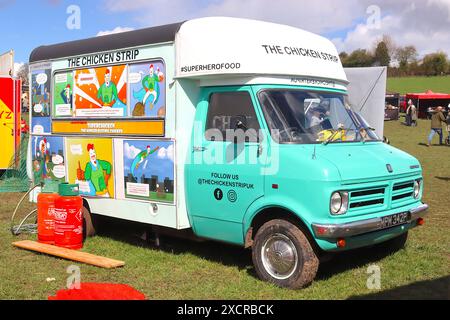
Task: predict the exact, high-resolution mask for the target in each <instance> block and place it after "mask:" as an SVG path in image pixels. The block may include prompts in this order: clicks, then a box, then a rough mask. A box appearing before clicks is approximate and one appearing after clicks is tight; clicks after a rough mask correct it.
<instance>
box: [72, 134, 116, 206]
mask: <svg viewBox="0 0 450 320" xmlns="http://www.w3.org/2000/svg"><path fill="white" fill-rule="evenodd" d="M66 154H67V166H68V181H69V183H78V184H79V186H80V194H82V195H85V196H97V197H108V198H114V167H113V163H114V161H113V151H112V140H111V139H101V138H100V139H96V138H83V139H77V138H66Z"/></svg>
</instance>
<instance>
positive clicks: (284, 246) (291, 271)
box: [252, 219, 319, 289]
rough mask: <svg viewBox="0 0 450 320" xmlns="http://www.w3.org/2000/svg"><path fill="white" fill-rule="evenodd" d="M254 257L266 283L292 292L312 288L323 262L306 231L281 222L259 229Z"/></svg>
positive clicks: (254, 246) (258, 270)
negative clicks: (311, 284)
mask: <svg viewBox="0 0 450 320" xmlns="http://www.w3.org/2000/svg"><path fill="white" fill-rule="evenodd" d="M252 258H253V264H254V266H255V269H256V273H257V274H258V276H259V277H260V278H261V279H262V280H265V281H268V282H271V283H274V284H276V285H277V286H280V287H286V288H291V289H298V288H303V287H306V286H307V285H309V284H310V283H311V282H312V281H313V280H314V278H315V276H316V273H317V269H318V267H319V259H318V258H317V256H316V254H315V252H314V250H313V248H312V246H311V244H310V242H309V240H308V238H307V237H306V236H305V234H304V233H303V231H302V230H300V229H299V228H298V227H297V226H296V225H294V224H292V223H290V222H288V221H286V220H280V219H277V220H271V221H269V222H266V223H265V224H264V225H263V226H262V227H261V228H260V229H259V230H258V232H257V233H256V236H255V239H254V244H253V248H252Z"/></svg>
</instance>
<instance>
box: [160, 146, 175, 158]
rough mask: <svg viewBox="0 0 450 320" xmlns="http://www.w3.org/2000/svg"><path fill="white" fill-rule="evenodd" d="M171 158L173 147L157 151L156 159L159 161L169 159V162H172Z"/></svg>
mask: <svg viewBox="0 0 450 320" xmlns="http://www.w3.org/2000/svg"><path fill="white" fill-rule="evenodd" d="M173 156H174V152H173V145H170V146H169V147H167V148H160V149H159V150H158V158H160V159H169V160H170V161H172V162H173Z"/></svg>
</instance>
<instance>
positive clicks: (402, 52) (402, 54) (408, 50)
mask: <svg viewBox="0 0 450 320" xmlns="http://www.w3.org/2000/svg"><path fill="white" fill-rule="evenodd" d="M395 58H396V59H397V61H398V63H399V67H400V70H401V71H403V72H406V71H408V66H409V64H410V63H411V62H413V61H415V60H416V59H417V49H416V47H414V46H406V47H400V48H398V49H397V52H396V54H395Z"/></svg>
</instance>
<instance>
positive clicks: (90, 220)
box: [83, 207, 96, 239]
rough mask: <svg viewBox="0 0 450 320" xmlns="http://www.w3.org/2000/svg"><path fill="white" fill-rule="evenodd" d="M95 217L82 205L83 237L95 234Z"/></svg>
mask: <svg viewBox="0 0 450 320" xmlns="http://www.w3.org/2000/svg"><path fill="white" fill-rule="evenodd" d="M94 219H95V218H94V217H93V215H92V214H91V212H90V211H89V209H88V208H86V207H83V239H86V238H87V237H93V236H95V229H96V228H95V226H96V224H95V220H94Z"/></svg>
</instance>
